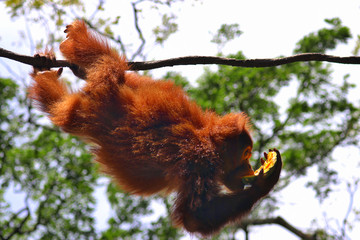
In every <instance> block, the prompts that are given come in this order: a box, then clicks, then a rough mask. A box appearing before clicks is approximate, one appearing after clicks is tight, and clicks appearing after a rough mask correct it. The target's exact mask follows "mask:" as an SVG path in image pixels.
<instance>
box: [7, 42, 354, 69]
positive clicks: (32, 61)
mask: <svg viewBox="0 0 360 240" xmlns="http://www.w3.org/2000/svg"><path fill="white" fill-rule="evenodd" d="M0 57H4V58H9V59H12V60H15V61H18V62H22V63H25V64H29V65H32V66H36V67H43V68H54V67H76V65H75V64H72V63H69V62H67V61H65V60H57V61H54V62H49V63H44V62H43V61H41V59H37V58H34V57H30V56H25V55H20V54H17V53H14V52H11V51H8V50H6V49H3V48H0ZM308 61H323V62H332V63H341V64H360V57H358V56H350V57H338V56H331V55H326V54H322V53H302V54H297V55H293V56H290V57H282V58H266V59H265V58H264V59H245V60H239V59H232V58H223V57H212V56H187V57H179V58H170V59H165V60H159V61H148V62H129V65H130V68H131V70H136V71H137V70H150V69H156V68H162V67H173V66H178V65H198V64H217V65H228V66H234V67H248V68H260V67H274V66H280V65H284V64H289V63H295V62H308Z"/></svg>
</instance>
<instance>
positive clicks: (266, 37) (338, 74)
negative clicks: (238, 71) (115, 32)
mask: <svg viewBox="0 0 360 240" xmlns="http://www.w3.org/2000/svg"><path fill="white" fill-rule="evenodd" d="M88 2H91V1H88ZM111 2H112V3H114V2H115V1H111ZM116 2H117V1H116ZM189 2H190V1H187V2H186V3H184V4H182V5H179V6H180V7H181V9H179V11H178V12H175V15H177V16H178V20H177V22H178V23H179V32H178V33H177V34H176V35H174V36H172V37H171V38H170V39H169V40H168V41H167V42H166V43H165V45H164V46H163V47H154V48H152V49H147V52H148V54H149V58H150V59H165V58H170V57H178V56H186V55H215V54H216V53H217V48H216V46H215V45H214V44H211V43H210V39H211V34H210V33H215V32H216V30H217V29H218V28H219V26H220V25H221V24H222V23H238V24H239V25H240V29H241V31H243V35H241V36H240V38H239V39H238V40H235V41H233V42H231V43H230V44H229V45H227V47H225V48H224V52H225V53H235V52H237V51H238V50H242V51H243V52H244V54H245V55H246V56H247V57H248V58H272V57H276V56H279V55H285V56H288V55H291V53H292V50H293V49H294V48H295V44H296V42H297V41H298V40H299V39H301V38H302V37H303V36H304V35H306V34H308V33H310V32H313V31H317V30H318V29H320V28H322V27H325V26H326V24H325V22H324V19H325V18H333V17H339V18H340V19H341V20H342V21H343V24H344V25H345V26H348V27H350V29H351V32H352V34H353V36H356V35H357V34H360V1H355V0H343V1H338V0H315V1H314V0H303V1H289V0H272V1H269V0H252V1H244V0H222V1H219V0H204V3H202V4H200V3H196V4H191V3H189ZM105 9H107V10H108V11H107V12H106V14H109V15H111V14H115V12H116V11H118V10H119V8H105ZM111 11H114V12H113V13H112V12H111ZM149 14H151V13H149ZM144 16H145V17H147V19H145V20H146V21H147V22H149V24H151V21H149V19H151V17H149V15H146V12H144ZM131 24H132V23H131ZM23 25H24V23H23V22H21V21H16V22H12V21H10V20H9V16H7V14H6V12H5V11H4V9H3V8H1V9H0V31H1V32H0V33H1V34H0V35H1V40H0V47H3V48H5V49H9V50H12V51H16V52H19V53H23V54H30V51H29V48H28V47H26V44H25V45H19V44H14V43H13V41H14V40H17V39H18V36H19V35H18V31H19V30H23V31H25V28H24V27H23ZM131 27H132V25H131ZM30 28H31V27H30ZM5 33H6V38H5V37H4V36H5ZM122 35H123V34H122ZM129 36H131V34H129ZM42 37H43V36H42V35H40V36H38V39H40V38H42ZM35 38H36V36H35ZM355 39H356V38H354V39H353V40H351V41H350V42H349V44H347V45H346V46H345V45H342V46H340V47H339V48H337V50H336V51H334V52H333V53H332V54H335V55H340V56H349V55H351V51H352V50H353V48H354V46H355ZM0 61H5V62H6V63H7V64H11V66H14V67H13V70H14V71H15V72H19V74H24V73H27V72H28V71H29V68H27V67H24V65H21V64H14V63H13V62H12V61H7V60H0ZM13 64H14V65H13ZM332 66H333V67H334V69H335V73H334V75H333V76H334V79H335V81H336V79H338V81H340V80H342V76H343V75H344V74H346V73H350V74H351V78H350V81H351V82H354V83H357V82H358V78H359V77H360V69H359V67H358V66H355V65H338V64H333V65H332ZM20 69H21V70H20ZM24 69H25V70H24ZM202 69H203V66H186V67H175V68H174V69H171V70H175V71H181V72H183V73H184V74H185V75H186V76H187V77H188V78H189V80H194V79H196V78H197V77H198V76H199V75H200V74H201V72H202ZM166 70H170V68H167V69H165V70H164V69H160V70H154V71H152V73H153V74H154V75H156V76H161V74H162V73H163V72H164V71H166ZM0 75H1V76H2V77H4V76H7V75H8V73H7V71H6V70H5V69H4V68H3V67H2V66H1V64H0ZM358 91H359V88H358V89H357V90H356V91H353V92H352V95H351V96H352V98H353V99H354V100H358V99H359V96H358V95H359V94H358ZM359 156H360V153H359V150H358V149H355V148H345V149H337V150H336V151H335V153H334V157H336V158H337V159H339V161H338V162H336V163H333V164H331V167H333V168H335V169H341V172H340V177H341V179H340V180H341V181H342V183H341V184H340V185H339V186H338V187H337V188H336V190H337V191H335V192H334V193H333V194H331V195H330V198H329V199H328V200H326V201H325V202H324V204H322V205H320V204H319V203H318V202H317V200H316V199H315V196H314V193H313V192H312V191H311V190H309V189H305V188H304V182H305V180H306V179H307V180H308V179H311V178H314V177H313V176H316V169H311V170H310V171H309V177H308V178H306V179H299V180H298V181H296V182H294V183H293V184H292V185H291V186H290V187H289V188H288V189H286V190H284V191H282V192H281V193H280V196H281V197H280V201H281V203H283V204H282V206H281V209H280V210H279V211H278V213H277V214H278V215H280V216H283V217H284V218H285V219H286V220H287V221H289V222H290V223H291V224H293V225H294V226H296V227H299V228H300V229H303V230H305V229H308V228H311V227H312V226H313V227H314V228H315V227H316V225H314V223H313V222H312V220H313V219H314V218H317V219H318V223H319V225H320V226H322V227H326V226H327V224H329V225H330V226H332V227H333V228H334V227H335V228H336V226H337V225H336V224H337V223H336V221H335V220H332V221H330V222H327V223H325V222H324V217H323V215H324V214H326V215H327V217H330V218H334V219H337V221H341V220H342V218H343V216H344V215H345V213H346V210H347V209H346V208H347V204H348V197H349V195H348V194H347V192H346V187H345V186H346V182H345V180H350V179H351V176H359V175H360V174H359V173H360V171H359V159H360V157H359ZM98 195H99V196H100V198H101V197H104V194H103V193H99V194H98ZM12 200H14V199H12ZM102 201H105V200H103V199H102ZM359 202H360V196H359V192H358V193H357V195H356V200H355V206H357V208H358V209H359V207H360V205H359ZM106 212H107V210H106V207H105V208H103V209H99V210H98V212H97V216H99V219H103V218H101V216H102V214H104V213H105V215H106ZM350 220H352V219H351V218H350ZM103 224H104V223H103V222H101V220H100V222H99V225H100V226H102V225H103ZM269 236H270V239H272V237H271V236H274V237H275V236H276V238H277V239H289V240H291V239H297V238H296V237H294V235H292V234H289V233H288V232H287V231H286V230H283V228H280V227H277V226H267V227H259V228H253V231H252V232H251V235H250V237H251V239H252V240H255V239H259V240H260V239H265V238H269ZM350 236H351V237H352V239H360V224H359V223H357V225H356V226H355V229H354V230H353V232H352V233H351V234H350ZM239 239H243V236H240V237H239Z"/></svg>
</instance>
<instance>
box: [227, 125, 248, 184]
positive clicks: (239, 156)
mask: <svg viewBox="0 0 360 240" xmlns="http://www.w3.org/2000/svg"><path fill="white" fill-rule="evenodd" d="M252 147H253V142H252V139H251V136H250V134H249V132H247V131H244V132H243V133H241V134H240V135H239V136H237V137H234V138H231V139H228V140H226V142H225V144H224V152H223V155H222V157H223V159H224V176H223V183H224V185H225V186H226V187H227V188H229V189H230V190H239V189H242V188H243V187H244V186H243V184H242V183H241V177H244V176H247V175H253V174H254V171H253V169H252V167H251V165H250V163H249V160H250V157H251V152H252Z"/></svg>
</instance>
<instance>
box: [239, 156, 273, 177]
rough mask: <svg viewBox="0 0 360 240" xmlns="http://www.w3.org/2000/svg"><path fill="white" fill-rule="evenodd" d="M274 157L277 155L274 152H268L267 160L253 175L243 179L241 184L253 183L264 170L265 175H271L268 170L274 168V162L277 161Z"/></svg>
mask: <svg viewBox="0 0 360 240" xmlns="http://www.w3.org/2000/svg"><path fill="white" fill-rule="evenodd" d="M276 155H277V154H276V152H274V151H271V152H269V153H268V154H267V159H266V161H265V163H264V164H263V165H262V166H261V167H259V168H258V169H257V170H256V171H255V172H254V175H250V176H245V177H243V178H242V181H243V183H245V184H249V183H251V182H253V181H254V180H255V179H256V177H257V176H258V175H259V173H260V171H261V169H264V174H265V175H269V174H270V173H271V171H270V170H271V169H272V168H273V167H274V165H275V163H276V160H277V156H276Z"/></svg>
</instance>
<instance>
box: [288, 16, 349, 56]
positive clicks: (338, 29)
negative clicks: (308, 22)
mask: <svg viewBox="0 0 360 240" xmlns="http://www.w3.org/2000/svg"><path fill="white" fill-rule="evenodd" d="M325 22H326V23H328V24H329V25H330V28H323V29H321V30H319V31H318V32H317V33H312V34H309V35H308V36H306V37H304V38H303V39H302V40H300V41H299V42H298V44H297V48H296V49H295V53H306V52H317V53H324V52H325V51H326V50H331V49H334V48H335V47H336V45H337V44H338V43H346V42H347V40H348V39H349V38H350V37H351V34H350V29H349V28H348V27H345V26H343V25H342V24H341V20H340V19H339V18H333V19H326V20H325Z"/></svg>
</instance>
